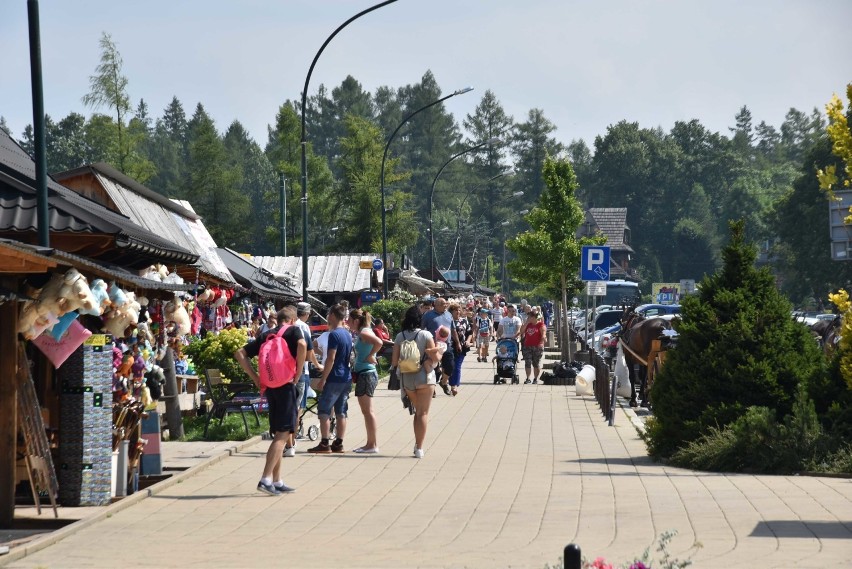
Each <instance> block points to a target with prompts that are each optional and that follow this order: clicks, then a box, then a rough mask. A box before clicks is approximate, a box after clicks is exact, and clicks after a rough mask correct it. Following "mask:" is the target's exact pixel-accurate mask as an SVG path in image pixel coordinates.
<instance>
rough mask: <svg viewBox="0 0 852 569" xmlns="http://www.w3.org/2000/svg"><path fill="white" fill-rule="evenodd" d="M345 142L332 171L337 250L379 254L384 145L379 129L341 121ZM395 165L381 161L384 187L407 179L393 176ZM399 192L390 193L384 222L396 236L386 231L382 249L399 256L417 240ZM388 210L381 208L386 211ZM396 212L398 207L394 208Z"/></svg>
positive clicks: (362, 122) (369, 124)
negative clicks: (334, 175) (337, 174)
mask: <svg viewBox="0 0 852 569" xmlns="http://www.w3.org/2000/svg"><path fill="white" fill-rule="evenodd" d="M344 123H345V125H346V136H345V137H344V138H343V139H341V140H340V152H341V155H340V159H339V160H338V168H339V170H340V172H341V180H340V183H339V184H338V185H337V189H336V197H335V200H336V203H337V205H336V207H335V209H336V210H337V211H338V212H339V216H338V220H339V221H340V231H339V237H338V244H339V248H340V249H339V250H343V251H363V252H373V251H380V250H381V247H382V213H381V212H382V207H381V193H380V192H379V191H376V190H377V188H379V186H380V180H381V165H382V156H383V151H384V145H385V143H384V141H383V140H382V133H381V131H380V130H379V127H378V126H376V125H375V124H373V123H372V122H370V121H369V120H367V119H364V118H362V117H359V116H356V115H347V116H346V118H345V120H344ZM398 165H399V159H397V158H393V157H392V156H389V157H388V159H387V160H385V187H386V188H387V187H389V186H392V185H393V184H395V183H398V182H402V181H404V180H406V179H407V178H408V176H407V175H403V174H398V173H396V172H395V170H396V168H397V166H398ZM409 197H410V196H406V195H404V194H403V192H400V191H395V192H392V193H391V199H390V200H388V201H389V202H390V204H393V205H394V207H393V209H392V211H391V212H390V214H389V215H388V216H387V218H388V221H389V222H390V224H391V225H392V226H393V227H394V229H396V231H391V230H389V231H388V249H389V250H390V251H402V250H404V249H406V248H407V247H409V246H411V245H413V244H414V242H415V241H416V240H417V231H416V229H415V226H414V212H413V211H412V210H411V208H406V207H403V206H402V204H403V203H404V202H405V201H407V200H408V198H409ZM387 206H388V204H387V203H386V207H387ZM397 206H399V207H397Z"/></svg>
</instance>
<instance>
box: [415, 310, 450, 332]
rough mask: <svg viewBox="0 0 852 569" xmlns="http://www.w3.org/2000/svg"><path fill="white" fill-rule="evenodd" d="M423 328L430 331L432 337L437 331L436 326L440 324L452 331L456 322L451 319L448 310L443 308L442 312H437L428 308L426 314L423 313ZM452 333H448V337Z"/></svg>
mask: <svg viewBox="0 0 852 569" xmlns="http://www.w3.org/2000/svg"><path fill="white" fill-rule="evenodd" d="M422 325H423V329H424V330H428V331H429V332H431V333H432V337H433V338H434V337H435V332H437V331H438V328H440V327H441V326H446V327H447V328H449V329H450V332H452V330H453V328H455V327H456V322H455V320H453V315H452V314H450V311H449V310H444V313H443V314H438V313H437V312H435V310H434V309H433V310H430V311H429V312H427V313H426V314H424V315H423V323H422ZM452 337H453V336H452V334H450V338H452Z"/></svg>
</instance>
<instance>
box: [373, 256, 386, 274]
mask: <svg viewBox="0 0 852 569" xmlns="http://www.w3.org/2000/svg"><path fill="white" fill-rule="evenodd" d="M383 266H384V265H382V260H381V259H374V260H373V270H374V271H381V270H382V267H383Z"/></svg>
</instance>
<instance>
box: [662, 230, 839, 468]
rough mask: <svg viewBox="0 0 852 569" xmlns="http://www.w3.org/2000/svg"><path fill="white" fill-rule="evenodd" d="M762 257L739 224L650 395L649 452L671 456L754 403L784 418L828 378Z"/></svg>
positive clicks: (691, 299)
mask: <svg viewBox="0 0 852 569" xmlns="http://www.w3.org/2000/svg"><path fill="white" fill-rule="evenodd" d="M756 255H757V253H756V250H755V248H754V247H753V246H751V245H750V244H749V243H748V242H747V240H746V237H745V226H744V222H742V221H738V222H733V223H732V224H731V241H730V243H729V244H728V246H727V247H725V249H724V252H723V258H724V265H723V267H722V269H721V270H720V271H718V272H717V273H715V274H714V275H712V276H710V277H708V278H706V279H705V280H704V281H702V283H701V286H700V289H699V292H698V294H697V295H690V296H688V297H686V298H685V299H684V300H683V301H682V305H683V306H682V321H681V324H680V325H679V327H678V332H679V336H678V345H677V348H675V349H674V350H670V351H669V355H668V357H667V359H666V365H665V366H663V368H662V370H661V372H660V374H659V375H658V376H657V379H656V381H655V383H654V385H653V387H652V390H651V396H652V401H653V403H654V417H655V420H654V422H653V423H652V424H651V425H650V426H649V431H648V447H649V450H650V452H651V454H653V455H655V456H658V457H668V456H670V455H671V454H672V453H673V452H675V451H676V450H677V449H678V448H680V447H682V446H683V445H684V444H685V443H687V442H690V441H694V440H696V439H697V438H698V437H700V436H701V435H702V434H703V433H706V432H707V430H708V429H709V428H710V427H716V426H718V427H724V426H725V425H727V424H729V423H731V422H732V421H734V420H736V419H737V418H738V417H740V416H741V415H742V414H743V413H744V412H745V410H746V409H747V408H748V407H750V406H754V405H760V406H765V407H769V408H770V409H775V410H776V411H777V413H778V414H779V415H780V416H782V417H783V416H785V415H787V414H789V413H790V412H791V410H792V407H793V402H794V400H795V396H796V392H797V390H798V387H799V385H800V384H804V385H805V386H808V385H810V383H811V382H815V381H817V380H818V379H819V377H820V376H821V374H822V373H823V368H822V366H823V364H822V361H823V359H822V358H821V357H820V354H819V352H818V350H817V346H816V343H815V342H814V341H813V339H812V337H811V336H810V334H809V332H808V331H807V330H806V329H805V328H804V327H803V326H801V325H800V324H798V323H797V322H794V321H793V320H792V319H791V318H790V304H789V302H788V301H787V300H786V299H784V298H783V297H782V296H781V294H780V293H779V292H778V290H777V289H776V287H775V282H774V278H773V277H772V275H771V274H770V273H769V271H768V270H767V269H756V268H755V267H754V263H755V259H756Z"/></svg>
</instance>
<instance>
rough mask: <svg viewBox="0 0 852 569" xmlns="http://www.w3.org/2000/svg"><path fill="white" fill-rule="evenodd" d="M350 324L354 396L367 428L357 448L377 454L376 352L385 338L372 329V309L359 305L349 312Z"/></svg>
mask: <svg viewBox="0 0 852 569" xmlns="http://www.w3.org/2000/svg"><path fill="white" fill-rule="evenodd" d="M349 326H350V328H351V330H352V331H353V333H354V334H355V343H354V345H353V347H352V349H353V350H354V352H355V363H354V364H353V365H352V371H353V373H354V374H355V397H357V398H358V405H360V406H361V413H362V414H363V415H364V428H365V430H366V431H367V443H366V444H365V445H364V446H362V447H359V448H356V449H355V450H354V452H356V453H358V454H378V452H379V443H378V441H377V438H378V426H377V423H376V413H375V412H374V411H373V394H374V393H375V392H376V384H377V383H378V382H379V376H378V373H377V372H376V354H377V353H378V352H379V350H381V349H382V345H383V343H382V340H381V339H380V338H379V337H378V336H376V334H375V333H374V332H373V328H372V327H371V326H370V313H369V312H364V311H362V310H361V309H359V308H356V309H355V310H353V311H351V312H350V313H349Z"/></svg>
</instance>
